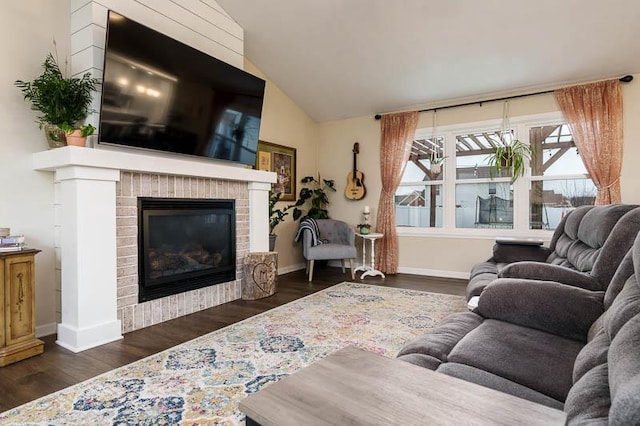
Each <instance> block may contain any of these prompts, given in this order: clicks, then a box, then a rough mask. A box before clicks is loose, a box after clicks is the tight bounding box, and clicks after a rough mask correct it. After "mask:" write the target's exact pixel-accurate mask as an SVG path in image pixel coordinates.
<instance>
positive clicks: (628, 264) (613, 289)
mask: <svg viewBox="0 0 640 426" xmlns="http://www.w3.org/2000/svg"><path fill="white" fill-rule="evenodd" d="M632 254H633V250H629V251H628V252H627V254H626V255H625V257H624V258H623V259H622V262H621V263H620V265H619V266H618V269H617V270H616V273H615V274H614V275H613V278H612V279H611V283H609V285H608V286H607V291H606V292H605V294H604V309H605V310H606V309H609V307H610V306H611V304H612V303H613V301H614V300H615V298H616V297H617V296H618V293H620V291H622V288H623V287H624V285H625V284H626V282H627V280H628V279H629V277H631V276H632V275H633V256H632Z"/></svg>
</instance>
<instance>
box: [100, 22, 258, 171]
mask: <svg viewBox="0 0 640 426" xmlns="http://www.w3.org/2000/svg"><path fill="white" fill-rule="evenodd" d="M264 87H265V82H264V80H262V79H260V78H258V77H255V76H253V75H251V74H249V73H247V72H245V71H242V70H240V69H238V68H235V67H233V66H231V65H229V64H227V63H225V62H223V61H220V60H218V59H216V58H213V57H211V56H209V55H207V54H205V53H203V52H201V51H199V50H197V49H194V48H192V47H190V46H187V45H185V44H183V43H180V42H179V41H177V40H174V39H172V38H170V37H168V36H166V35H164V34H161V33H159V32H157V31H154V30H152V29H150V28H148V27H145V26H144V25H141V24H138V23H137V22H134V21H132V20H130V19H127V18H125V17H124V16H122V15H119V14H117V13H115V12H113V11H110V12H109V20H108V25H107V41H106V47H105V63H104V78H103V84H102V105H101V108H100V134H99V141H100V143H105V144H112V145H124V146H128V147H136V148H146V149H153V150H160V151H168V152H175V153H180V154H190V155H197V156H203V157H210V158H217V159H222V160H230V161H236V162H240V163H244V164H249V165H253V164H255V160H256V151H257V147H258V133H259V131H260V117H261V113H262V101H263V97H264Z"/></svg>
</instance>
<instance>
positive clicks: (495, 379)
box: [436, 362, 564, 410]
mask: <svg viewBox="0 0 640 426" xmlns="http://www.w3.org/2000/svg"><path fill="white" fill-rule="evenodd" d="M436 371H437V372H438V373H444V374H447V375H449V376H452V377H457V378H459V379H463V380H466V381H468V382H473V383H476V384H479V385H482V386H486V387H488V388H491V389H495V390H498V391H501V392H506V393H508V394H511V395H515V396H517V397H520V398H524V399H528V400H529V401H533V402H537V403H538V404H543V405H547V406H549V407H552V408H557V409H559V410H562V408H563V406H564V404H563V403H562V402H560V401H558V400H555V399H553V398H550V397H548V396H547V395H543V394H541V393H540V392H536V391H534V390H533V389H529V388H528V387H526V386H522V385H519V384H517V383H514V382H512V381H510V380H507V379H504V378H502V377H500V376H496V375H495V374H491V373H489V372H487V371H484V370H480V369H478V368H475V367H470V366H468V365H464V364H457V363H455V362H448V363H446V364H442V365H441V366H440V367H439V368H438V369H437V370H436Z"/></svg>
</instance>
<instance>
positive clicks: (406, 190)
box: [396, 137, 445, 228]
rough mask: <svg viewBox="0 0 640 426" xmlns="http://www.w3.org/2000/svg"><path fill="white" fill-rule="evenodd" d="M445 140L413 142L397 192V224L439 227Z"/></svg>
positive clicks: (430, 139) (428, 139)
mask: <svg viewBox="0 0 640 426" xmlns="http://www.w3.org/2000/svg"><path fill="white" fill-rule="evenodd" d="M444 157H445V155H444V138H442V137H435V138H422V139H416V140H414V141H413V146H412V148H411V154H410V155H409V161H408V162H407V166H406V167H405V170H404V174H403V176H402V181H401V183H400V186H399V187H398V189H397V190H396V225H397V226H414V227H431V228H440V227H442V201H443V200H442V181H443V179H444V168H443V164H442V159H443V158H444Z"/></svg>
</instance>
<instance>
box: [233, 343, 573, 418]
mask: <svg viewBox="0 0 640 426" xmlns="http://www.w3.org/2000/svg"><path fill="white" fill-rule="evenodd" d="M240 410H241V411H242V412H243V413H245V414H246V415H247V426H252V425H256V424H258V425H262V426H270V425H274V426H275V425H278V426H288V425H296V426H298V425H305V426H313V425H385V426H388V425H395V424H401V425H462V424H464V425H516V424H527V425H554V424H557V425H562V424H564V422H565V414H564V413H563V412H562V411H559V410H555V409H553V408H549V407H546V406H544V405H540V404H536V403H533V402H530V401H527V400H524V399H520V398H517V397H515V396H511V395H508V394H505V393H502V392H498V391H495V390H493V389H489V388H486V387H484V386H479V385H476V384H474V383H469V382H465V381H463V380H459V379H456V378H454V377H450V376H447V375H444V374H440V373H436V372H433V371H431V370H428V369H426V368H422V367H418V366H415V365H413V364H409V363H406V362H404V361H400V360H397V359H389V358H385V357H382V356H379V355H376V354H373V353H370V352H366V351H363V350H361V349H357V348H355V347H348V348H345V349H341V350H339V351H337V352H335V353H334V354H332V355H330V356H328V357H326V358H324V359H322V360H320V361H318V362H315V363H314V364H311V365H310V366H308V367H306V368H303V369H302V370H300V371H298V372H296V373H294V374H292V375H291V376H289V377H286V378H284V379H282V380H280V381H279V382H276V383H272V384H270V385H269V386H267V387H265V388H264V389H262V390H260V391H259V392H257V393H255V394H253V395H249V396H248V397H247V398H245V399H244V400H242V401H241V402H240Z"/></svg>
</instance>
